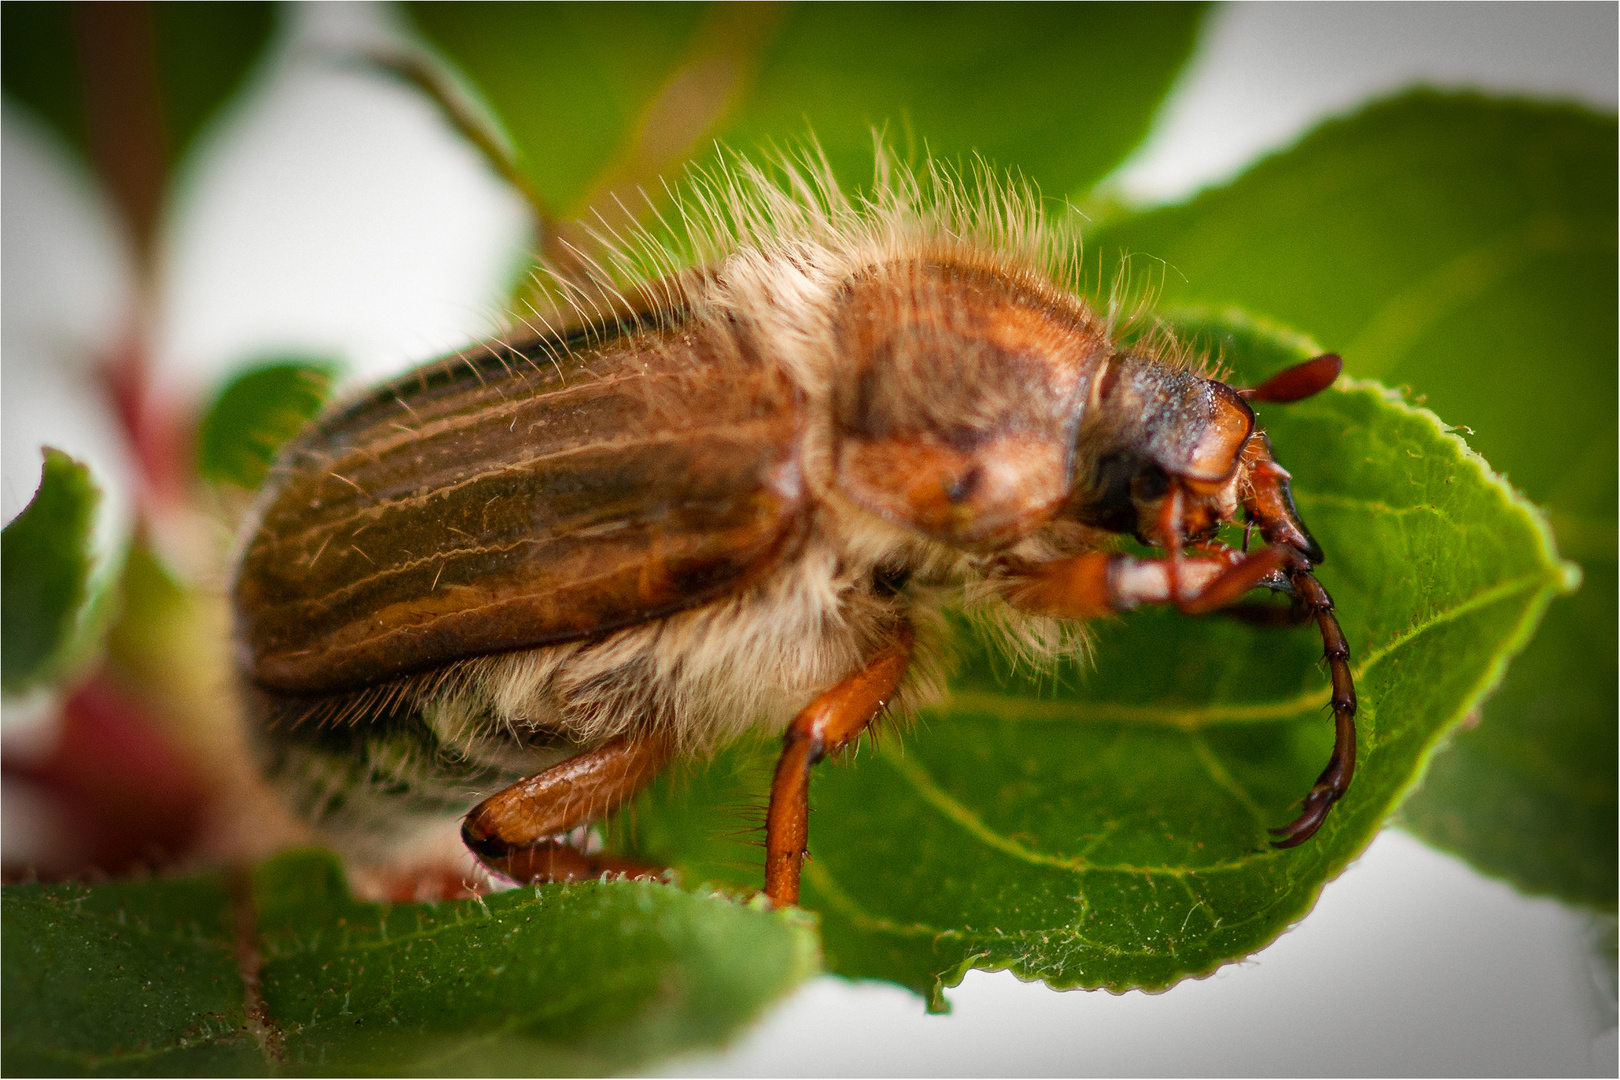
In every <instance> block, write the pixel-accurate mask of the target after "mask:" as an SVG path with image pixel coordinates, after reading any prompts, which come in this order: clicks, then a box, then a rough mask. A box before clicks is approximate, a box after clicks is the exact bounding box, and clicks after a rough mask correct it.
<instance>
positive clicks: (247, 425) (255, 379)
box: [197, 357, 337, 491]
mask: <svg viewBox="0 0 1620 1080" xmlns="http://www.w3.org/2000/svg"><path fill="white" fill-rule="evenodd" d="M336 372H337V365H335V364H333V363H329V362H324V361H320V360H312V359H309V358H306V357H287V358H284V359H281V360H276V361H268V362H263V363H260V364H256V365H254V366H253V367H250V368H248V369H247V370H245V371H242V372H240V373H239V374H238V375H236V376H235V377H234V378H233V379H232V380H231V381H230V383H228V384H227V385H226V387H225V389H224V390H222V391H220V394H219V397H217V398H215V399H214V403H213V405H211V406H209V409H208V411H207V412H206V413H205V414H204V415H203V420H202V426H201V427H200V428H199V430H198V433H197V471H198V473H199V475H201V476H202V478H203V479H205V480H212V481H214V482H215V483H227V484H235V485H236V486H237V487H241V488H246V489H247V490H249V491H252V490H254V489H255V488H257V487H258V486H259V485H260V484H261V483H263V482H264V476H265V473H266V472H267V471H268V470H269V468H270V462H271V461H272V460H273V459H274V458H275V456H276V451H277V450H279V449H281V445H282V443H284V442H286V441H287V440H288V439H290V438H292V437H293V436H294V435H296V434H298V432H299V431H301V430H302V429H303V427H304V425H305V424H307V423H308V422H309V420H310V417H312V416H314V415H315V414H316V413H317V412H318V411H320V407H321V406H322V405H323V404H325V402H326V399H327V397H328V396H329V395H330V393H331V389H332V380H333V378H334V377H335V375H336Z"/></svg>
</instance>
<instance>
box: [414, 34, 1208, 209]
mask: <svg viewBox="0 0 1620 1080" xmlns="http://www.w3.org/2000/svg"><path fill="white" fill-rule="evenodd" d="M410 10H411V12H412V15H413V16H414V18H415V19H416V22H417V24H418V26H419V27H421V29H422V31H423V33H424V34H425V35H426V36H427V38H428V39H429V40H430V41H431V42H432V43H433V44H434V45H435V46H436V47H437V48H439V49H440V50H441V51H442V52H443V53H444V54H445V55H446V56H447V57H448V58H449V59H450V60H452V61H453V62H454V63H455V64H456V65H457V66H458V67H459V68H460V69H461V70H462V71H463V72H465V73H466V74H467V75H468V76H469V77H470V78H471V80H472V81H473V83H474V84H475V85H476V86H477V88H478V90H479V91H480V92H481V93H482V95H483V96H484V98H485V100H486V101H487V103H488V104H489V105H490V106H491V107H492V108H493V110H494V112H495V113H496V115H497V116H498V117H499V119H500V122H501V124H502V125H503V126H504V128H505V131H506V132H507V134H508V135H509V136H510V138H511V140H512V142H513V144H514V145H515V148H516V150H517V152H518V154H519V156H520V158H521V168H522V169H523V171H524V172H525V174H526V175H527V176H528V177H529V179H530V181H531V183H532V185H533V187H534V189H535V191H536V192H537V193H538V195H539V197H540V199H541V200H542V202H543V203H544V204H545V205H546V207H547V208H548V211H549V212H550V214H551V215H552V216H554V217H557V218H572V217H574V216H577V215H579V214H582V213H584V212H585V211H586V210H587V208H588V206H589V205H590V202H591V200H592V197H593V194H597V193H600V192H607V191H619V192H620V193H621V194H628V195H630V196H633V195H634V191H635V188H636V187H638V186H639V187H642V188H645V189H646V190H649V191H654V192H656V191H657V188H658V185H657V181H658V178H659V177H663V178H664V179H666V180H670V181H673V180H675V179H677V178H678V175H679V172H680V169H681V167H682V166H683V164H684V163H685V160H686V158H687V157H688V156H689V155H696V154H703V155H705V156H706V153H707V149H706V148H707V140H708V139H711V138H720V139H723V140H725V141H726V142H727V143H728V144H729V145H730V146H732V147H733V148H734V149H737V150H740V151H742V152H744V153H751V154H752V153H755V152H756V151H757V150H758V149H759V148H760V147H761V146H764V145H769V144H773V143H774V144H776V145H782V144H783V142H784V141H789V142H791V141H794V140H799V139H803V138H804V137H805V136H806V135H808V134H809V133H811V132H814V133H815V136H816V138H817V139H818V140H819V141H820V143H821V145H822V147H823V148H824V149H825V150H826V152H827V154H828V157H829V159H830V160H831V162H832V164H833V166H834V168H835V170H836V171H838V172H839V173H840V175H841V176H842V177H843V179H844V180H845V182H846V183H856V184H858V183H863V182H865V181H867V180H869V179H870V177H871V175H872V131H873V129H874V128H878V129H884V130H886V131H887V134H888V137H889V139H890V140H891V141H892V142H893V143H894V144H895V145H897V146H899V147H901V148H902V149H909V150H913V151H915V155H916V156H919V157H920V155H921V153H922V151H923V148H924V146H926V147H927V149H928V150H929V152H931V153H932V155H933V156H935V157H944V158H965V157H966V156H968V155H970V154H972V153H974V152H977V153H979V154H981V155H983V156H985V157H986V158H988V159H990V160H992V161H994V162H998V163H999V164H1001V165H1004V166H1016V167H1018V168H1019V169H1021V170H1023V171H1024V172H1025V173H1026V174H1027V175H1028V176H1030V177H1031V178H1032V179H1034V180H1036V181H1037V182H1039V183H1043V184H1045V185H1046V186H1047V187H1048V189H1049V190H1051V191H1054V192H1064V191H1069V190H1071V189H1073V188H1075V187H1077V186H1082V185H1086V184H1089V183H1091V182H1093V181H1095V180H1097V179H1098V178H1099V177H1101V176H1102V175H1103V174H1105V173H1106V172H1108V171H1109V170H1110V169H1111V168H1113V166H1114V165H1116V164H1117V163H1118V162H1119V161H1120V160H1121V159H1122V158H1123V157H1124V156H1125V154H1126V153H1127V152H1128V151H1129V150H1130V149H1131V148H1132V147H1133V146H1135V145H1136V143H1137V142H1139V141H1140V140H1141V138H1142V137H1143V136H1144V135H1145V134H1146V133H1147V129H1148V125H1149V123H1150V121H1151V120H1152V117H1153V115H1154V112H1155V111H1156V109H1157V107H1158V104H1159V102H1160V100H1161V99H1162V98H1163V97H1164V94H1165V92H1166V91H1167V90H1168V89H1169V87H1170V83H1171V81H1172V80H1173V79H1174V77H1175V75H1176V73H1177V71H1179V70H1180V68H1181V65H1182V64H1183V63H1184V62H1185V60H1186V58H1187V56H1188V55H1189V54H1190V52H1191V50H1192V45H1193V41H1194V38H1195V36H1196V33H1197V29H1198V25H1199V22H1200V19H1201V17H1202V12H1203V8H1202V6H1201V5H1195V4H1148V5H1132V4H1118V5H1116V4H1078V5H1010V4H942V5H923V4H802V5H765V4H760V5H751V4H709V5H685V4H655V5H640V4H614V5H601V6H598V5H574V4H546V5H532V6H531V5H513V4H457V5H453V6H445V5H437V4H413V5H411V8H410Z"/></svg>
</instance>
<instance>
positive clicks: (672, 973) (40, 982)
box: [3, 853, 816, 1075]
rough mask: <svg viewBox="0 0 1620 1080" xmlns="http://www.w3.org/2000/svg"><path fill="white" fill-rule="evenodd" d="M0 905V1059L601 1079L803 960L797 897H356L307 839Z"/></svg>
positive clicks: (685, 1045) (120, 1070)
mask: <svg viewBox="0 0 1620 1080" xmlns="http://www.w3.org/2000/svg"><path fill="white" fill-rule="evenodd" d="M249 896H250V897H251V900H248V899H247V898H248V897H249ZM255 909H256V911H257V932H256V933H255V934H252V935H243V936H242V937H239V936H238V934H239V928H240V927H242V926H243V925H244V924H243V921H242V920H243V919H244V918H246V919H248V920H251V919H252V918H253V913H254V910H255ZM3 912H4V918H5V934H6V949H5V953H4V958H3V963H4V991H5V996H6V1010H5V1015H4V1036H3V1047H4V1067H5V1071H6V1072H7V1073H8V1074H10V1075H21V1074H25V1073H26V1074H44V1073H50V1074H78V1075H84V1074H108V1075H191V1074H197V1075H207V1074H214V1075H242V1074H263V1073H275V1074H334V1073H337V1074H405V1073H426V1074H433V1075H455V1074H463V1073H488V1072H498V1073H511V1072H521V1073H524V1074H529V1075H550V1074H565V1075H584V1074H596V1073H601V1072H606V1071H614V1070H619V1069H625V1068H629V1067H632V1066H634V1065H636V1064H637V1063H639V1062H643V1061H646V1060H649V1059H651V1058H653V1057H655V1056H658V1055H665V1054H670V1053H674V1052H678V1051H681V1050H685V1049H689V1048H699V1047H711V1046H714V1045H716V1044H718V1043H720V1042H722V1041H723V1040H725V1039H726V1038H727V1037H728V1036H729V1035H730V1034H731V1033H732V1032H734V1031H735V1030H736V1029H737V1028H738V1027H739V1026H740V1025H742V1024H744V1023H746V1022H747V1021H748V1020H750V1019H752V1018H753V1017H754V1016H755V1015H756V1014H757V1013H758V1012H759V1010H760V1009H761V1008H762V1007H763V1006H764V1004H765V1003H766V1002H768V1001H770V1000H772V999H773V998H775V997H777V996H779V995H781V994H782V993H784V992H786V991H787V990H788V989H789V988H791V987H792V986H793V985H794V984H795V983H797V982H798V981H799V980H800V979H802V978H804V977H806V976H807V975H809V974H811V973H812V972H813V971H814V970H815V967H816V945H815V935H814V931H813V930H812V929H811V928H810V926H809V924H808V923H807V922H806V921H805V920H804V919H803V917H802V916H798V915H795V914H793V913H772V912H768V911H765V910H763V909H759V908H757V907H753V908H751V907H744V906H739V905H737V904H735V903H732V902H731V901H728V900H725V899H722V898H719V897H716V896H710V895H702V894H693V893H688V892H683V891H681V890H679V889H674V888H671V887H669V886H666V885H661V884H654V883H649V882H641V883H625V882H619V883H613V884H607V885H603V884H596V883H591V884H584V885H554V886H547V887H545V888H543V889H540V890H533V889H523V890H516V891H513V892H509V893H503V894H500V895H497V896H491V897H489V898H487V899H485V900H483V901H459V902H454V903H444V904H438V905H427V904H396V905H393V906H380V905H375V904H362V903H358V902H356V901H354V900H353V899H351V898H350V897H349V896H348V894H347V892H346V890H345V888H344V886H343V883H342V877H341V874H340V873H339V872H338V869H337V867H336V865H335V864H334V863H333V862H332V861H331V860H330V859H329V858H328V857H325V856H320V855H315V854H311V853H302V854H297V853H295V854H292V855H287V856H282V857H280V858H278V859H275V860H272V861H271V862H269V863H266V864H264V865H263V866H261V867H260V868H258V870H257V871H256V872H254V873H253V874H252V876H251V883H249V881H248V878H247V876H246V875H245V874H244V876H243V878H242V883H241V885H240V886H239V887H238V888H236V889H233V888H231V887H230V885H229V883H228V881H227V879H226V878H224V877H221V876H220V875H218V874H213V875H208V876H204V877H200V878H192V879H185V880H178V881H146V882H135V883H126V884H116V885H101V886H97V887H95V888H89V889H87V888H84V887H82V886H76V885H61V886H44V885H16V886H7V887H6V889H5V891H4V902H3ZM244 945H246V946H247V947H246V948H244ZM250 951H255V952H256V953H257V961H256V963H257V965H258V966H257V970H258V986H257V998H254V997H252V996H250V995H249V994H248V993H247V992H246V988H245V984H244V981H243V979H242V976H241V973H240V971H239V964H240V962H241V961H242V959H243V958H244V956H246V955H247V954H248V953H249V952H250ZM252 967H253V964H252V963H250V964H249V968H250V969H251V968H252ZM250 1002H252V1004H251V1005H250V1004H249V1003H250Z"/></svg>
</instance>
